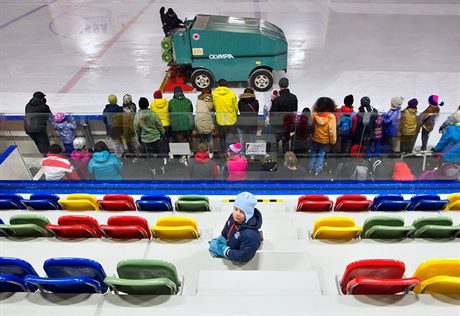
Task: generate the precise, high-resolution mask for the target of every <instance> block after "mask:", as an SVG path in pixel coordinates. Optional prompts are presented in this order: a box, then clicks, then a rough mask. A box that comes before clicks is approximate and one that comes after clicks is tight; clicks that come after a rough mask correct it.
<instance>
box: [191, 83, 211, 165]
mask: <svg viewBox="0 0 460 316" xmlns="http://www.w3.org/2000/svg"><path fill="white" fill-rule="evenodd" d="M213 112H214V103H213V102H212V94H211V90H209V89H203V90H201V94H200V95H199V96H198V100H197V102H196V115H195V128H196V129H197V131H198V135H199V136H200V143H203V142H207V143H208V145H209V146H208V148H209V152H210V154H209V156H210V157H211V158H212V155H213V153H214V142H213V140H212V133H213V131H214V122H213V118H212V114H211V113H213Z"/></svg>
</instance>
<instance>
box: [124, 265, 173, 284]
mask: <svg viewBox="0 0 460 316" xmlns="http://www.w3.org/2000/svg"><path fill="white" fill-rule="evenodd" d="M117 273H118V276H119V277H120V278H123V279H136V280H139V279H156V278H167V279H169V280H171V281H173V282H174V283H175V284H176V285H177V287H179V286H180V282H179V278H178V276H177V270H176V267H175V266H174V265H173V264H172V263H169V262H166V261H161V260H154V259H129V260H123V261H120V262H119V263H118V265H117Z"/></svg>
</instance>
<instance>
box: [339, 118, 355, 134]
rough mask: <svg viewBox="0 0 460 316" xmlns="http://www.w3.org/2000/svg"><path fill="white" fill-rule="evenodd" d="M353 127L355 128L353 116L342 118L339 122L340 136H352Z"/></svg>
mask: <svg viewBox="0 0 460 316" xmlns="http://www.w3.org/2000/svg"><path fill="white" fill-rule="evenodd" d="M352 126H353V123H352V116H351V115H342V117H341V118H340V120H339V127H338V131H339V135H341V136H347V135H350V133H351V129H352Z"/></svg>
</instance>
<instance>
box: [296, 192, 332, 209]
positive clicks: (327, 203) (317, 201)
mask: <svg viewBox="0 0 460 316" xmlns="http://www.w3.org/2000/svg"><path fill="white" fill-rule="evenodd" d="M333 205H334V202H333V201H331V200H329V197H328V196H327V195H322V194H309V195H302V196H301V197H299V201H298V202H297V212H329V211H331V210H332V206H333Z"/></svg>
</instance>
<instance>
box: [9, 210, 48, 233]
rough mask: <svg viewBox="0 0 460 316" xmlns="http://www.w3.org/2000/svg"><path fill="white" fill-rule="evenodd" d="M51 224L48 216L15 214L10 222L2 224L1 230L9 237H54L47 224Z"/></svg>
mask: <svg viewBox="0 0 460 316" xmlns="http://www.w3.org/2000/svg"><path fill="white" fill-rule="evenodd" d="M47 224H49V220H48V218H46V217H44V216H41V215H35V214H20V215H13V216H11V218H10V224H9V225H8V224H0V232H2V234H3V235H5V236H8V237H15V238H28V237H52V236H53V235H52V234H51V233H50V232H48V231H47V230H46V228H45V226H46V225H47Z"/></svg>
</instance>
